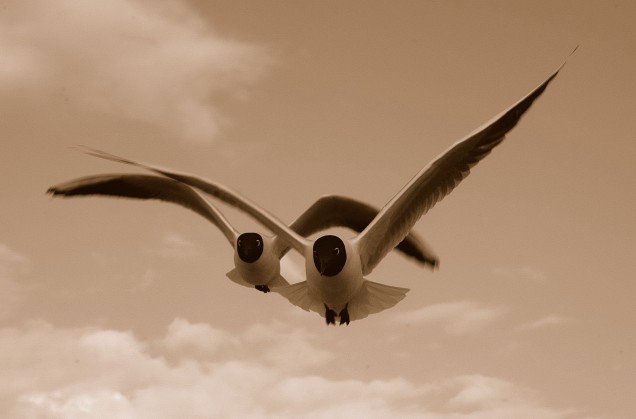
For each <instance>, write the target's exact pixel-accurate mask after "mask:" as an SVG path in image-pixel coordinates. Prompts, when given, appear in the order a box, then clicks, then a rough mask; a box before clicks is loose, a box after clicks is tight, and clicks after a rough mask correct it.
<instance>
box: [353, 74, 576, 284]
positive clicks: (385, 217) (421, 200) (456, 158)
mask: <svg viewBox="0 0 636 419" xmlns="http://www.w3.org/2000/svg"><path fill="white" fill-rule="evenodd" d="M564 64H565V63H564ZM562 67H563V65H561V67H559V68H558V69H557V70H556V71H555V72H554V73H552V75H550V77H548V78H547V79H546V80H545V81H544V82H543V83H541V84H540V85H539V86H538V87H537V88H535V89H534V90H532V91H531V92H530V93H529V94H527V95H526V96H525V97H523V98H522V99H521V100H519V101H518V102H517V103H515V104H514V105H513V106H511V107H510V108H508V109H507V110H505V111H504V112H502V113H501V114H499V115H498V116H496V117H495V118H493V119H491V120H490V121H489V122H488V123H486V124H485V125H483V126H481V127H480V128H479V129H477V130H476V131H474V132H473V133H472V134H470V135H468V136H467V137H466V138H464V139H462V140H461V141H458V142H456V143H455V144H454V145H453V146H451V147H450V148H449V149H448V150H447V151H445V152H444V153H443V154H441V155H440V156H438V157H437V158H436V159H435V160H433V161H432V162H431V163H429V164H428V165H427V166H426V167H424V168H423V169H422V170H421V171H420V172H419V173H418V174H417V175H416V176H415V177H414V178H413V179H411V181H410V182H409V183H408V184H407V185H406V186H405V187H404V188H402V190H401V191H400V192H399V193H398V194H397V195H396V196H395V197H393V199H391V201H389V203H388V204H387V205H386V206H385V207H384V208H383V209H382V210H381V211H380V213H379V214H378V216H377V217H375V219H374V220H373V221H372V222H371V223H370V224H369V225H368V226H367V228H366V229H365V230H364V231H363V232H362V233H360V235H358V237H357V238H356V239H355V241H356V242H357V245H358V248H359V250H360V255H361V258H362V269H363V273H364V274H365V275H367V274H368V273H370V272H371V271H372V270H373V268H374V267H375V266H376V265H377V264H378V263H379V262H380V260H382V258H384V256H386V254H387V253H388V252H389V251H390V250H391V249H393V247H395V245H396V244H397V243H399V242H400V241H401V240H402V239H403V238H404V236H405V235H406V234H407V233H408V231H409V230H410V229H411V228H412V227H413V224H415V222H416V221H417V220H418V219H419V218H420V217H421V216H422V215H424V214H425V213H426V212H427V211H428V210H430V209H431V208H432V207H433V206H434V205H435V204H436V203H437V202H439V201H440V200H441V199H442V198H444V197H445V196H446V195H448V194H449V193H450V192H451V191H452V190H453V189H454V188H455V187H456V186H457V185H458V184H459V183H460V182H461V181H462V180H463V179H465V178H466V176H468V174H469V173H470V169H471V168H472V167H473V166H475V165H476V164H477V163H478V162H479V161H480V160H481V159H483V158H484V157H486V156H487V155H488V154H490V152H491V151H492V149H493V148H494V147H496V146H497V145H498V144H500V143H501V142H502V141H503V140H504V138H505V135H506V134H507V133H508V132H509V131H510V130H511V129H512V128H514V127H515V125H517V123H518V122H519V120H520V119H521V117H522V116H523V115H524V113H525V112H526V111H527V110H528V109H529V108H530V106H531V105H532V103H533V102H534V101H535V100H536V99H537V98H538V97H539V96H541V94H542V93H543V92H544V90H545V89H546V87H547V86H548V84H549V83H550V82H551V81H552V80H553V79H554V78H555V77H556V75H557V74H558V73H559V71H560V70H561V68H562Z"/></svg>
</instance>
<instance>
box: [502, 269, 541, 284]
mask: <svg viewBox="0 0 636 419" xmlns="http://www.w3.org/2000/svg"><path fill="white" fill-rule="evenodd" d="M493 273H494V274H495V275H496V276H499V277H502V278H507V279H514V280H521V281H532V282H545V281H546V280H547V279H548V275H547V274H546V273H545V272H543V271H540V270H538V269H535V268H531V267H529V266H524V267H521V268H505V267H497V268H495V269H493Z"/></svg>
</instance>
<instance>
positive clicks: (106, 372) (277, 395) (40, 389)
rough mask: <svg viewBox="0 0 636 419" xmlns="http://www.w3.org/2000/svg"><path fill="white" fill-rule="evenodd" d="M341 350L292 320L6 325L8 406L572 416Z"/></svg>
mask: <svg viewBox="0 0 636 419" xmlns="http://www.w3.org/2000/svg"><path fill="white" fill-rule="evenodd" d="M337 359H338V358H337V357H336V354H334V353H332V352H330V351H328V350H327V349H325V348H324V347H323V345H321V342H320V341H319V340H318V339H317V336H316V335H314V334H313V333H311V332H309V331H307V330H305V329H302V328H297V327H292V326H289V325H285V324H282V323H277V322H272V323H269V324H256V325H253V326H252V327H249V328H247V329H245V330H242V331H236V332H234V333H230V332H229V331H227V330H223V329H218V328H215V327H213V326H211V325H208V324H199V323H191V322H189V321H187V320H185V319H175V320H174V321H173V322H172V323H171V324H170V325H169V326H168V329H167V331H166V333H165V335H164V336H161V337H159V338H156V339H153V340H143V339H141V338H139V337H138V336H136V335H135V334H133V333H132V332H130V331H121V330H111V329H99V328H89V327H85V328H73V329H64V328H56V327H54V326H52V325H50V324H47V323H42V322H31V323H27V324H25V325H24V326H23V327H20V328H4V329H0V374H1V375H2V377H3V380H2V381H0V411H2V412H3V413H4V415H5V416H6V417H15V418H26V417H50V418H69V417H70V418H137V417H153V418H159V419H161V418H173V417H206V418H215V417H257V418H258V417H279V418H287V417H289V418H292V417H307V418H323V417H353V416H356V417H369V418H383V417H413V418H415V417H417V418H441V419H444V418H448V419H451V418H460V417H461V418H508V417H515V418H538V417H540V418H567V417H571V415H570V413H571V412H572V411H571V410H567V409H565V410H563V409H554V408H551V407H549V406H547V405H545V403H543V402H542V401H541V399H540V398H539V397H537V395H536V394H535V393H534V392H532V391H530V390H526V389H523V388H520V387H519V386H516V385H514V384H513V383H511V382H509V381H506V380H503V379H500V378H496V377H488V376H484V375H479V374H474V375H459V376H455V377H449V378H445V379H441V380H433V381H430V382H427V383H414V382H412V381H409V380H407V379H404V378H400V377H395V378H388V379H373V380H370V381H366V380H359V379H340V380H338V379H333V378H329V377H327V376H324V375H321V374H320V370H321V369H324V367H327V366H329V365H330V363H331V362H335V363H336V364H335V365H337V362H338V361H337Z"/></svg>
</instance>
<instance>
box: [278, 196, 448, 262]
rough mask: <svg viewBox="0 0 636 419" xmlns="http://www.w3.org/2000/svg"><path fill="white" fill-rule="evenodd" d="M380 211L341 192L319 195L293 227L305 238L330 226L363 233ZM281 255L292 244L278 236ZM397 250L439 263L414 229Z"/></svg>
mask: <svg viewBox="0 0 636 419" xmlns="http://www.w3.org/2000/svg"><path fill="white" fill-rule="evenodd" d="M378 212H379V210H378V209H377V208H375V207H373V206H371V205H368V204H365V203H364V202H361V201H358V200H355V199H352V198H348V197H345V196H339V195H327V196H323V197H321V198H319V199H318V200H317V201H316V202H314V204H313V205H312V206H310V207H309V208H308V209H307V210H306V211H305V212H303V213H302V214H301V215H300V216H299V217H298V218H297V219H296V220H295V221H294V222H293V223H292V224H290V226H289V227H290V228H291V229H292V230H294V231H295V232H296V233H298V234H300V235H301V236H303V237H307V236H309V235H311V234H313V233H316V232H318V231H321V230H325V229H327V228H330V227H346V228H350V229H351V230H354V231H356V232H358V233H359V232H361V231H362V230H364V229H365V227H366V226H367V225H368V224H369V223H370V222H371V221H372V220H373V218H374V217H375V216H376V215H377V214H378ZM276 246H277V247H278V249H279V251H278V255H279V258H282V257H283V256H284V255H285V254H286V253H287V251H288V250H289V245H288V244H287V243H286V242H285V241H284V240H280V239H279V238H277V239H276ZM397 249H398V250H400V251H401V252H402V253H404V254H405V255H407V256H410V257H412V258H415V259H416V260H418V261H419V262H421V263H423V264H425V265H428V266H430V267H431V268H435V267H436V266H437V264H438V263H439V260H438V258H437V256H436V255H435V254H434V253H433V251H432V250H431V249H430V248H429V247H428V246H427V245H426V244H425V243H424V241H423V240H422V239H421V238H420V237H418V236H417V234H415V233H414V232H409V233H408V234H407V236H406V237H405V239H404V240H402V241H401V242H400V243H399V244H398V245H397Z"/></svg>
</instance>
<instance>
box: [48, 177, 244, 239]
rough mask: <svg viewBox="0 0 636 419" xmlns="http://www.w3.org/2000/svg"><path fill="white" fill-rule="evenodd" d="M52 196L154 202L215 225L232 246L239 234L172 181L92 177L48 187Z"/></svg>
mask: <svg viewBox="0 0 636 419" xmlns="http://www.w3.org/2000/svg"><path fill="white" fill-rule="evenodd" d="M47 193H50V194H52V195H54V196H64V197H69V196H89V195H103V196H114V197H122V198H135V199H157V200H160V201H166V202H172V203H174V204H177V205H181V206H183V207H186V208H188V209H190V210H192V211H194V212H196V213H197V214H199V215H201V216H203V217H205V218H206V219H207V220H209V221H210V222H212V223H213V224H214V225H216V226H217V227H218V228H219V229H220V230H221V232H222V233H223V235H224V236H225V237H226V238H227V240H228V241H229V242H230V244H231V245H232V247H234V245H235V243H236V239H237V238H238V232H237V231H236V230H235V229H234V227H232V225H231V224H230V223H229V222H228V221H227V219H225V217H224V216H223V215H222V214H221V213H220V212H219V211H218V210H217V209H216V208H215V207H214V206H212V205H211V204H209V203H208V202H207V201H206V200H205V199H203V198H202V197H201V196H200V195H199V194H198V193H197V192H196V191H195V190H194V189H192V188H191V187H189V186H187V185H185V184H183V183H181V182H178V181H176V180H173V179H169V178H165V177H161V176H152V175H138V174H124V175H120V174H117V175H95V176H87V177H82V178H79V179H75V180H72V181H69V182H65V183H61V184H59V185H55V186H51V187H50V188H49V189H48V190H47Z"/></svg>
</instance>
